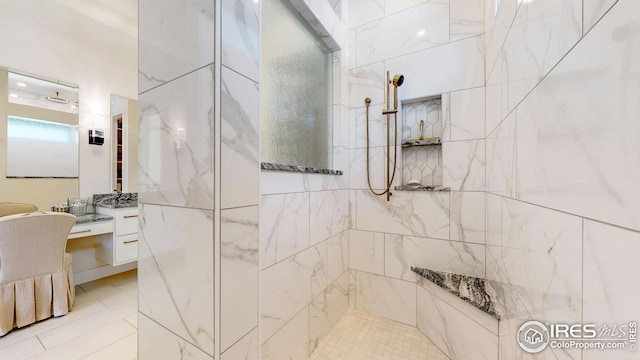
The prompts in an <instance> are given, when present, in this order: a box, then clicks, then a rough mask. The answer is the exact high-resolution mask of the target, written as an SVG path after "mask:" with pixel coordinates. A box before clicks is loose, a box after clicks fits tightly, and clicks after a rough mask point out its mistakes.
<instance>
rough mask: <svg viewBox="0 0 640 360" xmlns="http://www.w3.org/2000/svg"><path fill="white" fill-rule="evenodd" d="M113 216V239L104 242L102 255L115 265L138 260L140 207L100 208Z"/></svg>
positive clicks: (102, 212)
mask: <svg viewBox="0 0 640 360" xmlns="http://www.w3.org/2000/svg"><path fill="white" fill-rule="evenodd" d="M98 211H99V212H100V213H101V214H105V215H111V216H113V241H111V242H110V243H106V244H102V246H101V251H100V254H99V255H100V257H101V258H102V260H104V261H106V262H108V263H110V264H112V265H113V266H118V265H123V264H127V263H130V262H133V261H136V260H138V208H137V207H134V208H117V209H108V208H100V209H99V210H98Z"/></svg>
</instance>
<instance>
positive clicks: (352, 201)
mask: <svg viewBox="0 0 640 360" xmlns="http://www.w3.org/2000/svg"><path fill="white" fill-rule="evenodd" d="M357 201H358V192H357V190H353V189H352V190H349V217H350V224H349V229H357V228H358V222H357V218H356V214H357V211H356V210H357V206H358V203H357Z"/></svg>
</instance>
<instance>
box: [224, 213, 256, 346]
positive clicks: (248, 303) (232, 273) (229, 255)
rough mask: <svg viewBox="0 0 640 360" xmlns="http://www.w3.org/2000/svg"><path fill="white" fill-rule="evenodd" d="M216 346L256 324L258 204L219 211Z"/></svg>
mask: <svg viewBox="0 0 640 360" xmlns="http://www.w3.org/2000/svg"><path fill="white" fill-rule="evenodd" d="M220 216H221V221H220V226H221V228H220V236H221V245H220V252H221V253H220V309H221V310H220V327H221V333H220V349H221V352H222V351H225V350H227V349H228V348H229V347H230V346H231V345H233V344H234V343H235V342H236V341H238V340H240V339H241V338H242V337H243V336H244V335H245V334H246V333H248V332H249V331H250V330H251V329H253V328H255V327H256V326H257V325H258V206H249V207H245V208H237V209H229V210H222V212H221V215H220Z"/></svg>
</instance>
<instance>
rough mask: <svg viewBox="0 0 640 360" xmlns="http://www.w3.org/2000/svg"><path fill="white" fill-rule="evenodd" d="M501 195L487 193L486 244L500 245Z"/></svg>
mask: <svg viewBox="0 0 640 360" xmlns="http://www.w3.org/2000/svg"><path fill="white" fill-rule="evenodd" d="M502 203H503V200H502V197H500V196H497V195H493V194H490V193H487V204H486V221H487V223H486V226H485V237H486V239H485V240H486V244H487V245H494V246H502Z"/></svg>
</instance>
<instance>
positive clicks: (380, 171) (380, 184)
mask: <svg viewBox="0 0 640 360" xmlns="http://www.w3.org/2000/svg"><path fill="white" fill-rule="evenodd" d="M394 154H395V158H396V159H397V161H398V166H397V167H396V175H395V177H393V181H392V182H391V188H392V189H393V187H394V186H397V185H400V180H401V179H400V178H401V175H402V169H401V167H400V164H401V163H400V162H401V159H402V149H401V147H400V146H397V147H396V148H395V152H394V149H393V148H392V149H391V153H390V154H389V159H390V171H391V173H392V174H393V164H394V162H393V160H394ZM350 157H351V158H350V163H351V165H350V168H349V170H350V176H349V181H350V187H351V188H352V189H369V184H371V187H372V188H373V189H374V190H376V192H377V193H382V192H383V191H384V190H385V189H386V186H385V183H386V179H387V178H386V169H387V149H386V147H373V148H371V149H369V177H368V178H367V151H366V149H351V150H350ZM390 177H391V176H390ZM389 180H391V179H389ZM385 198H386V195H385Z"/></svg>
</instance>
